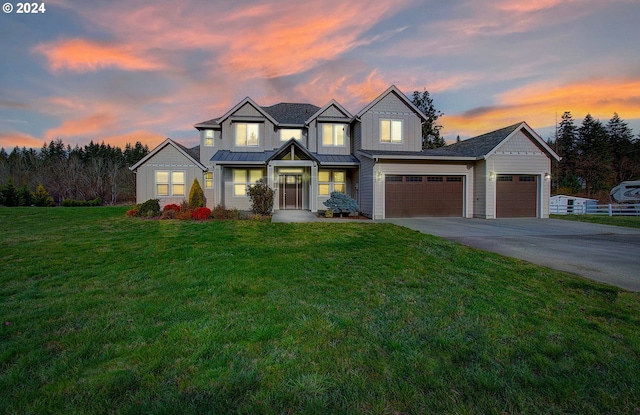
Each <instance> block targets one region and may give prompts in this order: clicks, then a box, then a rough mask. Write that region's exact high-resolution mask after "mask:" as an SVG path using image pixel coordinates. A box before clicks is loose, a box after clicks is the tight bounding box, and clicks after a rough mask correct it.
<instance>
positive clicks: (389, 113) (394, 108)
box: [360, 93, 422, 151]
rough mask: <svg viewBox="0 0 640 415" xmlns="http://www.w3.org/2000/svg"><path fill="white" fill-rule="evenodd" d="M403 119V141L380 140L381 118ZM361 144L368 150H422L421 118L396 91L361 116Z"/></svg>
mask: <svg viewBox="0 0 640 415" xmlns="http://www.w3.org/2000/svg"><path fill="white" fill-rule="evenodd" d="M383 119H392V120H402V143H394V144H391V143H381V142H380V120H383ZM361 123H362V127H361V128H362V135H361V137H360V144H361V145H362V147H361V148H362V149H366V150H384V151H421V150H422V142H421V140H420V139H416V137H418V138H419V137H421V136H422V124H421V121H420V118H419V117H418V116H417V115H416V114H415V113H414V112H413V111H411V110H410V109H409V108H408V107H407V105H406V104H405V103H404V102H403V101H402V100H401V99H400V98H399V97H397V96H396V95H395V94H394V93H390V94H388V95H387V96H385V97H384V98H383V99H382V100H380V102H378V103H377V104H376V105H374V106H373V107H371V109H369V111H367V112H366V113H365V114H363V115H362V117H361Z"/></svg>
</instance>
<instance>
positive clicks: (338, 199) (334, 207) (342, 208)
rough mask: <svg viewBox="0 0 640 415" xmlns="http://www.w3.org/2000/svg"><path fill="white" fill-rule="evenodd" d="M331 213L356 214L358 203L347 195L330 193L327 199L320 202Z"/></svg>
mask: <svg viewBox="0 0 640 415" xmlns="http://www.w3.org/2000/svg"><path fill="white" fill-rule="evenodd" d="M322 204H324V205H325V206H326V207H328V208H329V209H331V211H332V212H333V213H349V212H358V211H359V210H360V208H359V207H358V203H357V202H356V201H355V200H354V199H353V198H352V197H351V196H349V195H348V194H345V193H342V192H331V195H330V197H329V199H327V200H325V201H324V202H322Z"/></svg>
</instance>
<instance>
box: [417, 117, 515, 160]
mask: <svg viewBox="0 0 640 415" xmlns="http://www.w3.org/2000/svg"><path fill="white" fill-rule="evenodd" d="M521 125H522V123H521V122H519V123H517V124H513V125H510V126H508V127H504V128H501V129H499V130H496V131H492V132H490V133H486V134H482V135H479V136H477V137H473V138H469V139H468V140H464V141H461V142H459V143H455V144H451V145H448V146H444V147H440V148H437V149H433V150H424V151H423V153H427V154H430V155H440V154H439V153H443V155H449V154H453V155H456V156H461V157H482V156H484V155H486V154H488V153H489V152H490V151H491V150H493V149H494V148H495V147H496V146H497V145H498V144H500V143H501V142H502V141H503V140H504V139H505V138H507V137H508V136H509V134H511V133H513V132H514V131H515V130H516V129H517V128H518V127H520V126H521Z"/></svg>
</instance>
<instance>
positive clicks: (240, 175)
mask: <svg viewBox="0 0 640 415" xmlns="http://www.w3.org/2000/svg"><path fill="white" fill-rule="evenodd" d="M262 176H263V175H262V170H253V169H251V170H248V169H234V170H233V195H234V196H246V195H247V187H249V186H253V185H254V184H256V182H257V181H258V180H260V179H262Z"/></svg>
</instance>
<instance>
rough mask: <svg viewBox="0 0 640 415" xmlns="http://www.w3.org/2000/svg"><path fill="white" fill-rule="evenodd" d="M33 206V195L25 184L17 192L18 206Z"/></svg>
mask: <svg viewBox="0 0 640 415" xmlns="http://www.w3.org/2000/svg"><path fill="white" fill-rule="evenodd" d="M32 204H33V195H32V194H31V190H29V188H28V187H27V185H26V184H25V185H24V186H22V187H21V188H20V189H19V190H18V206H31V205H32Z"/></svg>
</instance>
